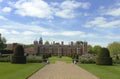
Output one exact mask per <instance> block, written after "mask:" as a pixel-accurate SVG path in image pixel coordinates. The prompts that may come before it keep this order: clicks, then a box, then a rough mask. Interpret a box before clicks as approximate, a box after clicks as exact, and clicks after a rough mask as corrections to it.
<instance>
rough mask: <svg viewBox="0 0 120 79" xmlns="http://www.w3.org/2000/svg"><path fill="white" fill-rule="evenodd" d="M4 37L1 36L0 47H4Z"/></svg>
mask: <svg viewBox="0 0 120 79" xmlns="http://www.w3.org/2000/svg"><path fill="white" fill-rule="evenodd" d="M6 46H7V45H6V39H5V38H4V37H1V39H0V49H4V48H6Z"/></svg>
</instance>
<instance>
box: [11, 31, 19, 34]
mask: <svg viewBox="0 0 120 79" xmlns="http://www.w3.org/2000/svg"><path fill="white" fill-rule="evenodd" d="M11 34H20V32H18V31H16V30H12V31H11Z"/></svg>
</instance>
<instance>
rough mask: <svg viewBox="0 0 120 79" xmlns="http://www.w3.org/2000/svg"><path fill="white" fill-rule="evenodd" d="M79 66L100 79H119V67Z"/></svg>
mask: <svg viewBox="0 0 120 79" xmlns="http://www.w3.org/2000/svg"><path fill="white" fill-rule="evenodd" d="M79 66H80V67H82V68H84V69H86V70H87V71H89V72H91V73H93V74H94V75H96V76H97V77H99V78H100V79H120V65H114V66H101V65H95V64H80V65H79Z"/></svg>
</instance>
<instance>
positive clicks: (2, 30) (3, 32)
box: [0, 28, 10, 34]
mask: <svg viewBox="0 0 120 79" xmlns="http://www.w3.org/2000/svg"><path fill="white" fill-rule="evenodd" d="M0 33H1V34H10V33H9V32H8V30H6V29H2V28H0Z"/></svg>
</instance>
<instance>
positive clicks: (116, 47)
mask: <svg viewBox="0 0 120 79" xmlns="http://www.w3.org/2000/svg"><path fill="white" fill-rule="evenodd" d="M108 49H109V51H110V55H111V56H113V55H117V54H120V42H113V43H110V44H109V45H108Z"/></svg>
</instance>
